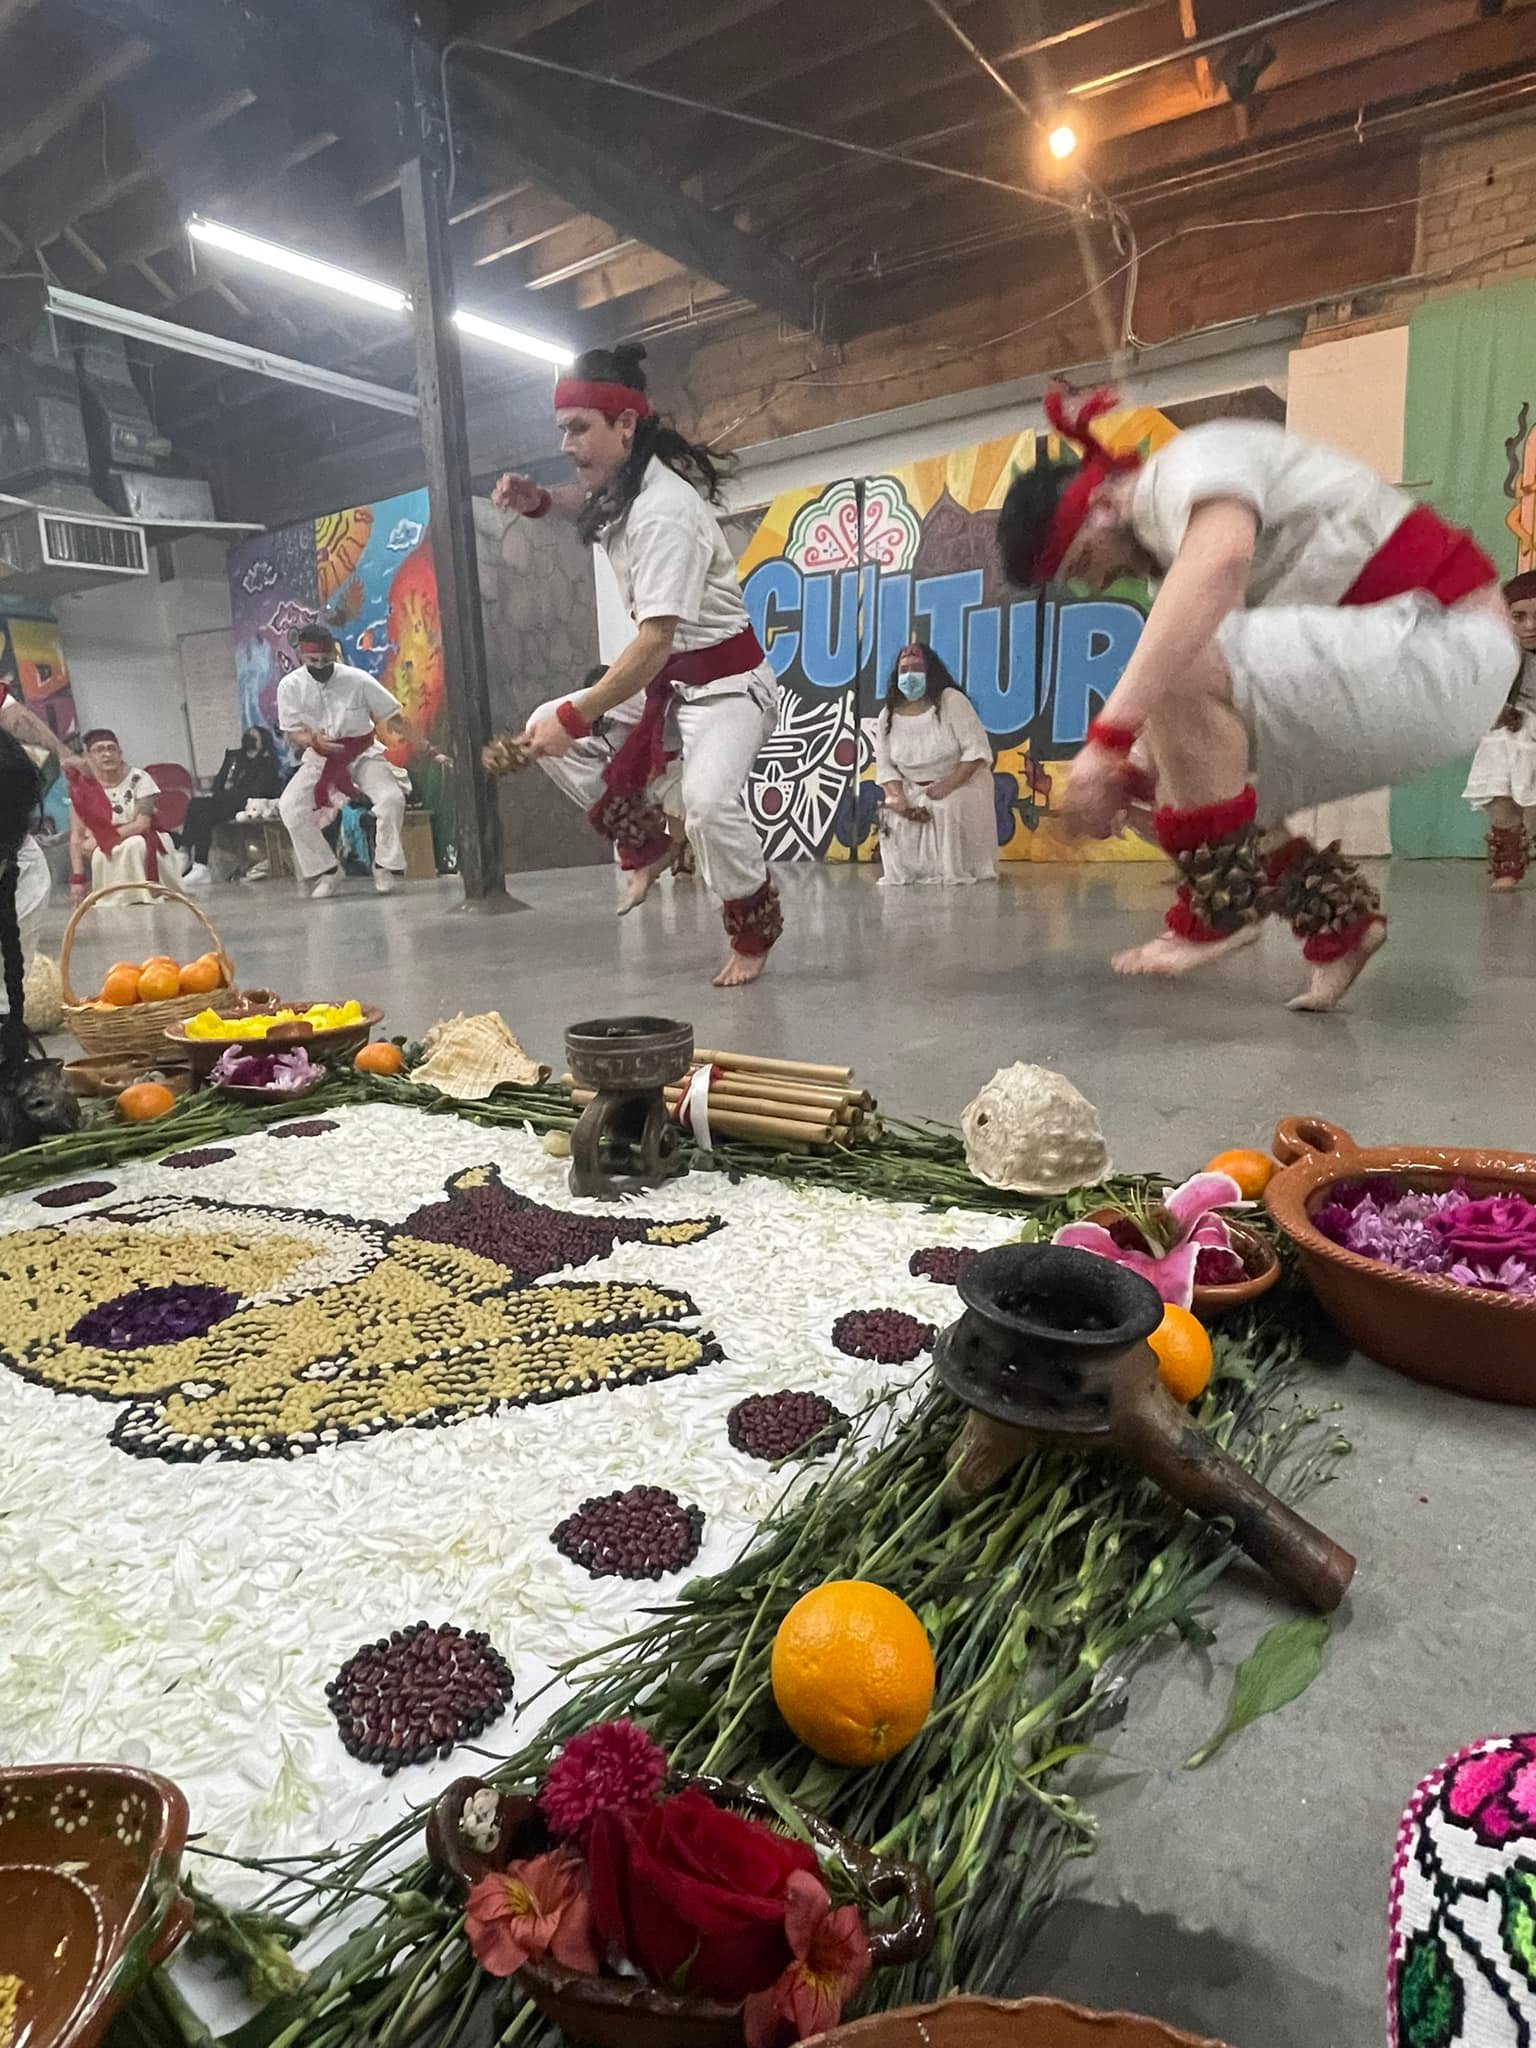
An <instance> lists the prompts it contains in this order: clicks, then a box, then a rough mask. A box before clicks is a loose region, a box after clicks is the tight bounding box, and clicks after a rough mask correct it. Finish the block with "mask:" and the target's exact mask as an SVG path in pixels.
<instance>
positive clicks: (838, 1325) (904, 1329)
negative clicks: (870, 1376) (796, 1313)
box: [832, 1308, 933, 1365]
mask: <svg viewBox="0 0 1536 2048" xmlns="http://www.w3.org/2000/svg"><path fill="white" fill-rule="evenodd" d="M832 1342H833V1343H834V1344H835V1345H836V1346H837V1348H838V1350H839V1351H845V1352H846V1353H847V1354H848V1356H849V1357H850V1358H873V1359H877V1360H878V1361H879V1363H880V1364H881V1365H906V1364H907V1363H908V1361H909V1360H911V1359H914V1358H916V1357H918V1356H919V1354H920V1353H922V1352H924V1351H926V1350H927V1349H928V1346H929V1345H930V1344H931V1343H932V1342H933V1325H932V1323H920V1322H919V1321H918V1319H917V1317H916V1316H909V1315H907V1314H905V1313H904V1312H903V1311H902V1310H901V1309H899V1308H855V1309H850V1310H849V1311H848V1313H847V1315H845V1316H839V1317H838V1319H837V1321H836V1322H835V1323H834V1324H833V1325H832Z"/></svg>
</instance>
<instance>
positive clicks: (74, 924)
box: [59, 882, 240, 1066]
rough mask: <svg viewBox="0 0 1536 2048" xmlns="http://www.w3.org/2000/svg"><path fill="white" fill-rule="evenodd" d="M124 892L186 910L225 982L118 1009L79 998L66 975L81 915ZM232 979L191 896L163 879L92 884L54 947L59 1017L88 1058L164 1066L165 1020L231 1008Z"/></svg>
mask: <svg viewBox="0 0 1536 2048" xmlns="http://www.w3.org/2000/svg"><path fill="white" fill-rule="evenodd" d="M128 894H138V895H148V896H164V897H166V898H168V900H169V901H170V902H172V903H179V904H180V905H181V906H182V908H183V909H185V910H189V911H191V913H192V915H193V916H194V917H195V918H196V919H197V921H198V923H199V924H200V925H201V926H202V928H203V930H204V931H205V932H206V933H207V934H208V937H209V938H210V939H211V940H212V942H213V943H212V945H211V946H210V948H209V950H210V952H212V953H213V954H214V955H215V956H216V957H217V959H218V963H219V967H220V970H221V971H222V973H223V976H224V986H223V987H222V988H216V989H214V990H213V991H212V992H211V993H210V994H207V995H201V996H195V995H186V996H166V997H164V998H163V999H162V1000H161V1001H160V1002H157V1003H128V1004H125V1005H124V1006H123V1008H121V1009H110V1010H98V1009H97V1008H96V1006H95V1005H94V1004H93V1003H83V1002H81V1000H80V998H79V997H78V996H77V995H76V994H75V991H74V989H73V988H72V987H71V985H70V979H69V960H70V954H71V953H72V952H73V950H74V944H75V933H76V931H77V930H78V928H79V924H80V920H81V918H83V917H84V916H85V914H86V912H87V911H88V910H94V909H95V908H96V906H97V904H98V903H103V902H105V901H106V899H107V897H109V896H122V895H128ZM234 979H235V969H234V963H233V961H231V959H230V957H229V955H228V954H227V953H226V952H225V950H224V948H223V945H222V944H221V942H220V939H219V935H218V933H217V932H216V931H215V930H214V928H213V926H212V925H211V924H210V923H209V922H208V920H207V918H206V917H204V915H203V913H202V912H201V911H200V910H199V909H198V907H197V905H196V904H195V903H194V902H193V901H192V900H191V898H190V897H188V896H184V895H183V894H182V893H181V891H180V890H179V889H167V888H166V886H165V884H164V883H163V882H115V883H114V884H113V885H112V887H111V888H110V889H97V890H96V891H95V893H94V894H93V895H90V896H87V897H86V899H85V901H84V902H83V903H82V904H81V905H80V906H79V907H78V909H77V910H76V911H75V913H74V915H73V916H72V917H71V918H70V920H69V923H68V924H67V925H66V926H65V927H64V943H63V945H62V947H61V948H60V949H59V980H60V983H61V985H62V988H63V993H64V1021H65V1023H66V1024H67V1025H68V1026H69V1028H70V1030H71V1031H72V1032H73V1033H74V1034H75V1036H76V1038H77V1039H79V1041H80V1044H81V1047H82V1048H83V1050H84V1051H85V1052H87V1053H89V1054H90V1055H91V1056H92V1057H93V1058H98V1059H99V1058H109V1057H110V1058H116V1057H121V1058H123V1059H142V1060H143V1061H144V1063H145V1065H146V1066H163V1065H164V1064H165V1061H166V1058H167V1044H166V1039H165V1035H164V1034H165V1027H166V1026H167V1024H183V1023H185V1022H186V1020H187V1018H189V1017H195V1016H196V1015H197V1014H198V1012H199V1011H200V1010H217V1011H218V1012H219V1014H220V1015H221V1016H222V1015H224V1014H225V1013H226V1011H228V1010H230V1009H233V1008H234V1007H235V1005H236V1004H237V1003H238V1002H239V1001H240V993H239V991H238V990H237V989H236V988H235V986H234Z"/></svg>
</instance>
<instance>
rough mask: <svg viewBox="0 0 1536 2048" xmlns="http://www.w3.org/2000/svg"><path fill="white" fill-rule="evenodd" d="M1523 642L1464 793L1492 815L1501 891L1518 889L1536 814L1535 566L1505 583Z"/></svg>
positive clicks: (1492, 859)
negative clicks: (1511, 683) (1529, 827)
mask: <svg viewBox="0 0 1536 2048" xmlns="http://www.w3.org/2000/svg"><path fill="white" fill-rule="evenodd" d="M1504 596H1505V598H1506V599H1507V600H1508V603H1509V615H1510V618H1511V619H1512V620H1513V621H1514V626H1515V638H1516V639H1517V640H1518V641H1519V642H1520V673H1519V675H1518V676H1517V677H1516V678H1515V686H1514V688H1513V689H1512V690H1511V691H1510V693H1509V698H1508V700H1507V702H1506V703H1505V705H1504V709H1503V710H1502V711H1501V712H1500V713H1499V718H1498V723H1497V724H1496V725H1495V726H1494V728H1493V731H1492V732H1490V733H1485V734H1484V735H1483V737H1482V739H1480V740H1479V741H1478V744H1477V752H1476V753H1475V754H1474V755H1473V756H1472V772H1471V774H1470V775H1469V776H1468V777H1467V787H1466V790H1465V792H1464V794H1465V796H1466V800H1467V802H1468V803H1469V804H1470V805H1471V806H1472V808H1473V810H1474V811H1486V812H1487V814H1488V871H1489V873H1490V875H1491V876H1492V877H1493V883H1492V886H1493V888H1494V889H1495V890H1496V891H1497V892H1498V894H1500V895H1504V894H1506V893H1507V892H1508V891H1509V890H1511V889H1518V888H1519V886H1520V884H1521V883H1522V882H1523V881H1524V880H1525V870H1526V866H1527V863H1528V861H1529V858H1530V838H1529V835H1528V832H1527V820H1528V819H1536V570H1529V569H1528V570H1527V571H1526V573H1525V574H1524V575H1523V576H1515V577H1513V578H1511V580H1510V581H1509V582H1508V583H1506V584H1505V586H1504Z"/></svg>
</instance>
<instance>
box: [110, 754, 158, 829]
mask: <svg viewBox="0 0 1536 2048" xmlns="http://www.w3.org/2000/svg"><path fill="white" fill-rule="evenodd" d="M102 793H103V794H104V795H105V797H106V799H107V802H108V803H109V804H110V805H111V806H112V822H113V824H114V825H131V824H132V823H133V821H134V819H135V818H136V817H137V816H138V815H139V805H140V804H141V803H152V802H153V801H154V799H155V798H156V797H157V796H158V795H159V794H160V785H159V783H158V782H156V780H155V778H154V777H153V775H151V774H150V772H149V770H148V769H147V768H130V769H129V770H128V773H127V774H126V775H125V776H124V777H123V779H122V781H121V782H114V783H113V784H112V786H111V788H110V789H108V788H107V787H106V785H105V784H103V785H102Z"/></svg>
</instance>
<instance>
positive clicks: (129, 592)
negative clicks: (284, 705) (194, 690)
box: [55, 537, 239, 768]
mask: <svg viewBox="0 0 1536 2048" xmlns="http://www.w3.org/2000/svg"><path fill="white" fill-rule="evenodd" d="M226 552H227V550H226V547H225V544H224V543H223V542H222V541H220V540H216V539H213V538H204V537H198V538H195V539H191V540H184V541H177V542H176V544H175V548H174V553H173V560H174V562H175V566H176V574H175V575H174V577H172V579H171V581H170V582H168V583H162V582H161V581H160V580H159V577H158V575H157V573H156V570H155V567H154V563H153V560H152V561H151V565H150V573H149V575H148V576H144V577H138V578H135V579H134V580H133V581H131V582H129V581H127V580H126V579H125V580H124V581H123V582H121V583H111V584H105V585H101V586H98V587H97V588H96V589H94V590H84V591H81V592H80V594H79V595H78V596H76V597H61V598H60V599H59V600H58V602H57V604H56V606H55V610H56V611H57V614H58V620H59V636H60V639H61V641H62V644H63V649H64V660H65V662H66V664H67V665H68V668H69V675H70V681H71V683H72V685H73V688H74V695H75V705H76V708H77V710H78V712H79V715H80V723H81V726H82V727H90V726H93V725H108V726H111V727H112V729H113V730H114V731H115V732H116V733H117V735H118V737H119V738H120V739H121V741H122V743H123V749H124V752H125V753H126V754H127V756H128V758H129V760H130V761H133V762H136V763H138V764H141V765H142V764H143V763H145V762H149V761H178V762H180V763H181V765H182V766H183V767H185V768H190V767H191V766H192V755H191V748H190V746H189V744H188V739H187V721H186V716H185V713H184V711H183V708H182V669H181V661H180V654H179V647H180V640H181V637H182V636H183V635H184V634H188V633H208V632H214V631H217V630H219V629H220V628H222V629H224V630H226V631H227V630H228V629H229V627H230V625H231V623H232V622H231V618H230V607H229V579H228V576H227V575H226V573H225V555H226ZM229 702H230V720H231V725H232V729H233V730H235V731H238V728H239V700H238V694H237V691H236V686H235V676H234V670H233V667H231V670H230V677H229ZM217 765H218V764H217V762H215V763H214V766H215V767H217Z"/></svg>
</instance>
